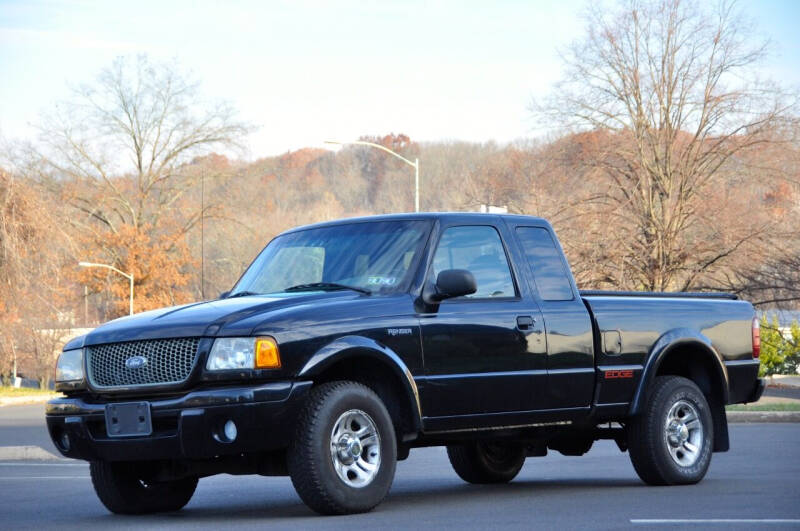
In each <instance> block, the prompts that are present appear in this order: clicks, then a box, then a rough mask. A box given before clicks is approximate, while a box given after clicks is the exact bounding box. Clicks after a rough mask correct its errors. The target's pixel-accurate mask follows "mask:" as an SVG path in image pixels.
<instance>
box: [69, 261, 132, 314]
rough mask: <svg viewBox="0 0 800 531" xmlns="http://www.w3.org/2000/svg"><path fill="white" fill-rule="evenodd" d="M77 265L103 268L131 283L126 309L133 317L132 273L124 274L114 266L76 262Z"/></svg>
mask: <svg viewBox="0 0 800 531" xmlns="http://www.w3.org/2000/svg"><path fill="white" fill-rule="evenodd" d="M78 265H79V266H81V267H103V268H105V269H110V270H111V271H115V272H117V273H119V274H120V275H122V276H123V277H125V278H127V279H128V280H129V281H130V283H131V294H130V301H129V304H128V308H129V310H130V315H133V273H125V272H124V271H120V270H119V269H117V268H116V267H114V266H110V265H108V264H95V263H94V262H78Z"/></svg>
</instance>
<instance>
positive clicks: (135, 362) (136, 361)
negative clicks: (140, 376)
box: [125, 356, 147, 369]
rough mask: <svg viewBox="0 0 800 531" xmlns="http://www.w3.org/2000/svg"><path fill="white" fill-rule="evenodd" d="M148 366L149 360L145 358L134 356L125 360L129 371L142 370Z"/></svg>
mask: <svg viewBox="0 0 800 531" xmlns="http://www.w3.org/2000/svg"><path fill="white" fill-rule="evenodd" d="M145 365H147V358H145V357H144V356H133V357H131V358H128V359H126V360H125V367H126V368H128V369H141V368H142V367H144V366H145Z"/></svg>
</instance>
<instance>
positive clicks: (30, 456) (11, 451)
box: [0, 446, 66, 461]
mask: <svg viewBox="0 0 800 531" xmlns="http://www.w3.org/2000/svg"><path fill="white" fill-rule="evenodd" d="M0 461H66V459H64V458H63V457H60V456H57V455H55V454H51V453H50V452H48V451H47V450H45V449H44V448H41V447H39V446H0Z"/></svg>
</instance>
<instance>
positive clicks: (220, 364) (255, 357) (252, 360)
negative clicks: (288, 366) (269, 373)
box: [206, 337, 281, 371]
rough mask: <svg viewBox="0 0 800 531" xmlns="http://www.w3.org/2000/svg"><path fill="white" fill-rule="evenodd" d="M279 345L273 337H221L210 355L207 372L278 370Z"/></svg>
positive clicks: (215, 342) (279, 363) (279, 362)
mask: <svg viewBox="0 0 800 531" xmlns="http://www.w3.org/2000/svg"><path fill="white" fill-rule="evenodd" d="M280 366H281V358H280V354H279V353H278V343H277V342H276V341H275V340H274V339H273V338H271V337H221V338H218V339H216V340H215V341H214V346H213V347H211V352H210V353H209V354H208V361H207V362H206V370H208V371H230V370H237V369H278V368H280Z"/></svg>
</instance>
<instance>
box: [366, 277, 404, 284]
mask: <svg viewBox="0 0 800 531" xmlns="http://www.w3.org/2000/svg"><path fill="white" fill-rule="evenodd" d="M395 284H397V277H367V285H369V286H394V285H395Z"/></svg>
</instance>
